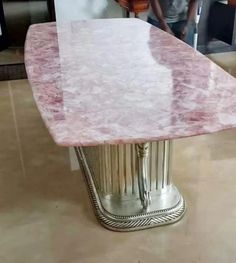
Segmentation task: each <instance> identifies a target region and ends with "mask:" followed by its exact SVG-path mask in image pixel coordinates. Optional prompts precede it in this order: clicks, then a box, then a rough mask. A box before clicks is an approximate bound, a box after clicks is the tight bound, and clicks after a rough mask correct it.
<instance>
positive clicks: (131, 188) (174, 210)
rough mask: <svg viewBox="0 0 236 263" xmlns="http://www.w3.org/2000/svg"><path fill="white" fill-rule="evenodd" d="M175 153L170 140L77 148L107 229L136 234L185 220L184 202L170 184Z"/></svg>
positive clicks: (97, 211) (96, 211) (92, 195)
mask: <svg viewBox="0 0 236 263" xmlns="http://www.w3.org/2000/svg"><path fill="white" fill-rule="evenodd" d="M171 149H172V147H171V142H170V141H160V142H153V143H145V144H137V145H134V144H126V145H102V146H96V147H76V148H75V150H76V154H77V157H78V160H79V162H80V166H81V168H82V169H83V170H84V174H85V178H86V181H87V185H88V187H89V192H90V195H91V197H92V201H93V204H94V208H95V213H96V215H97V218H98V219H99V221H100V222H101V223H102V224H103V225H104V226H105V227H107V228H109V229H112V230H116V231H132V230H139V229H144V228H150V227H154V226H158V225H163V224H170V223H173V222H175V221H177V220H179V219H180V218H181V217H182V216H183V214H184V211H185V201H184V200H183V198H182V196H181V195H180V193H179V191H178V190H177V188H176V187H175V186H174V185H173V184H172V182H171ZM151 200H152V202H151Z"/></svg>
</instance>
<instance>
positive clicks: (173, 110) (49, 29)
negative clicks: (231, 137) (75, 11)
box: [25, 19, 236, 146]
mask: <svg viewBox="0 0 236 263" xmlns="http://www.w3.org/2000/svg"><path fill="white" fill-rule="evenodd" d="M25 63H26V69H27V73H28V78H29V81H30V83H31V87H32V90H33V95H34V98H35V101H36V103H37V106H38V109H39V111H40V113H41V116H42V118H43V120H44V122H45V124H46V126H47V127H48V129H49V131H50V133H51V135H52V137H53V138H54V140H55V142H56V143H57V144H58V145H62V146H89V145H98V144H104V143H107V144H121V143H137V142H146V141H156V140H164V139H174V138H180V137H187V136H194V135H199V134H205V133H213V132H216V131H219V130H224V129H229V128H233V127H236V79H235V78H234V77H232V76H230V75H229V74H228V73H226V72H225V71H224V70H223V69H221V68H220V67H218V66H217V65H216V64H214V63H213V62H211V61H210V60H209V59H208V58H206V57H205V56H203V55H202V54H200V53H198V52H196V51H194V50H193V49H192V48H191V47H189V46H187V45H186V44H185V43H183V42H181V41H179V40H177V39H176V38H174V37H173V36H171V35H169V34H167V33H165V32H163V31H161V30H159V29H157V28H155V27H153V26H151V25H149V24H148V23H146V22H144V21H141V20H139V19H104V20H103V19H101V20H89V21H75V22H70V23H65V24H60V25H56V24H55V23H45V24H37V25H32V26H31V27H30V29H29V31H28V34H27V39H26V45H25Z"/></svg>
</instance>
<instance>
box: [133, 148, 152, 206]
mask: <svg viewBox="0 0 236 263" xmlns="http://www.w3.org/2000/svg"><path fill="white" fill-rule="evenodd" d="M148 150H149V144H148V143H142V144H136V151H137V156H138V187H139V197H140V200H141V203H142V206H143V208H144V209H147V208H148V206H149V205H150V204H151V195H150V192H149V190H148Z"/></svg>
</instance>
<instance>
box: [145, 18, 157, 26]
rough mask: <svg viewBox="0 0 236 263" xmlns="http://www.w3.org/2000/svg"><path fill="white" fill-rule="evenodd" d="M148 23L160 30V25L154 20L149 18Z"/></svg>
mask: <svg viewBox="0 0 236 263" xmlns="http://www.w3.org/2000/svg"><path fill="white" fill-rule="evenodd" d="M147 22H148V23H149V24H151V25H153V26H156V27H158V28H160V23H159V21H157V20H154V19H152V18H151V17H148V19H147Z"/></svg>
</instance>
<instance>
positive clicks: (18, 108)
mask: <svg viewBox="0 0 236 263" xmlns="http://www.w3.org/2000/svg"><path fill="white" fill-rule="evenodd" d="M0 145H1V148H0V262H1V263H36V262H37V263H77V262H81V263H95V262H112V263H113V262H114V263H116V262H117V263H118V262H119V263H121V262H125V263H126V262H128V263H144V262H148V263H152V262H153V263H154V262H155V263H157V262H158V263H172V262H173V263H197V262H201V263H227V262H229V263H232V262H235V255H236V204H235V200H236V174H235V170H236V169H235V167H236V131H235V130H231V131H225V132H221V133H217V134H213V135H207V136H199V137H193V138H188V139H181V140H177V141H176V142H175V150H174V153H175V159H174V176H175V182H176V184H177V185H178V187H179V189H180V190H181V191H182V193H183V194H184V196H185V198H186V200H187V203H188V210H187V213H186V215H185V217H184V218H183V219H182V220H181V221H180V222H178V223H176V224H174V225H169V226H164V227H159V228H154V229H149V230H144V231H139V232H133V233H115V232H111V231H108V230H106V229H104V228H103V227H101V226H100V225H99V224H98V223H97V221H96V219H95V217H94V214H93V212H92V209H91V205H90V203H89V199H88V195H87V192H86V187H85V185H84V182H83V178H82V176H81V174H80V172H79V171H74V172H71V171H70V162H69V151H68V149H66V148H61V147H58V146H56V145H55V144H54V142H53V141H52V139H51V138H50V136H49V134H48V132H47V130H46V128H45V127H44V124H43V123H42V120H41V118H40V116H39V113H38V111H37V109H36V107H35V104H34V102H33V98H32V94H31V90H30V87H29V85H28V82H27V81H26V80H20V81H11V82H0Z"/></svg>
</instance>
